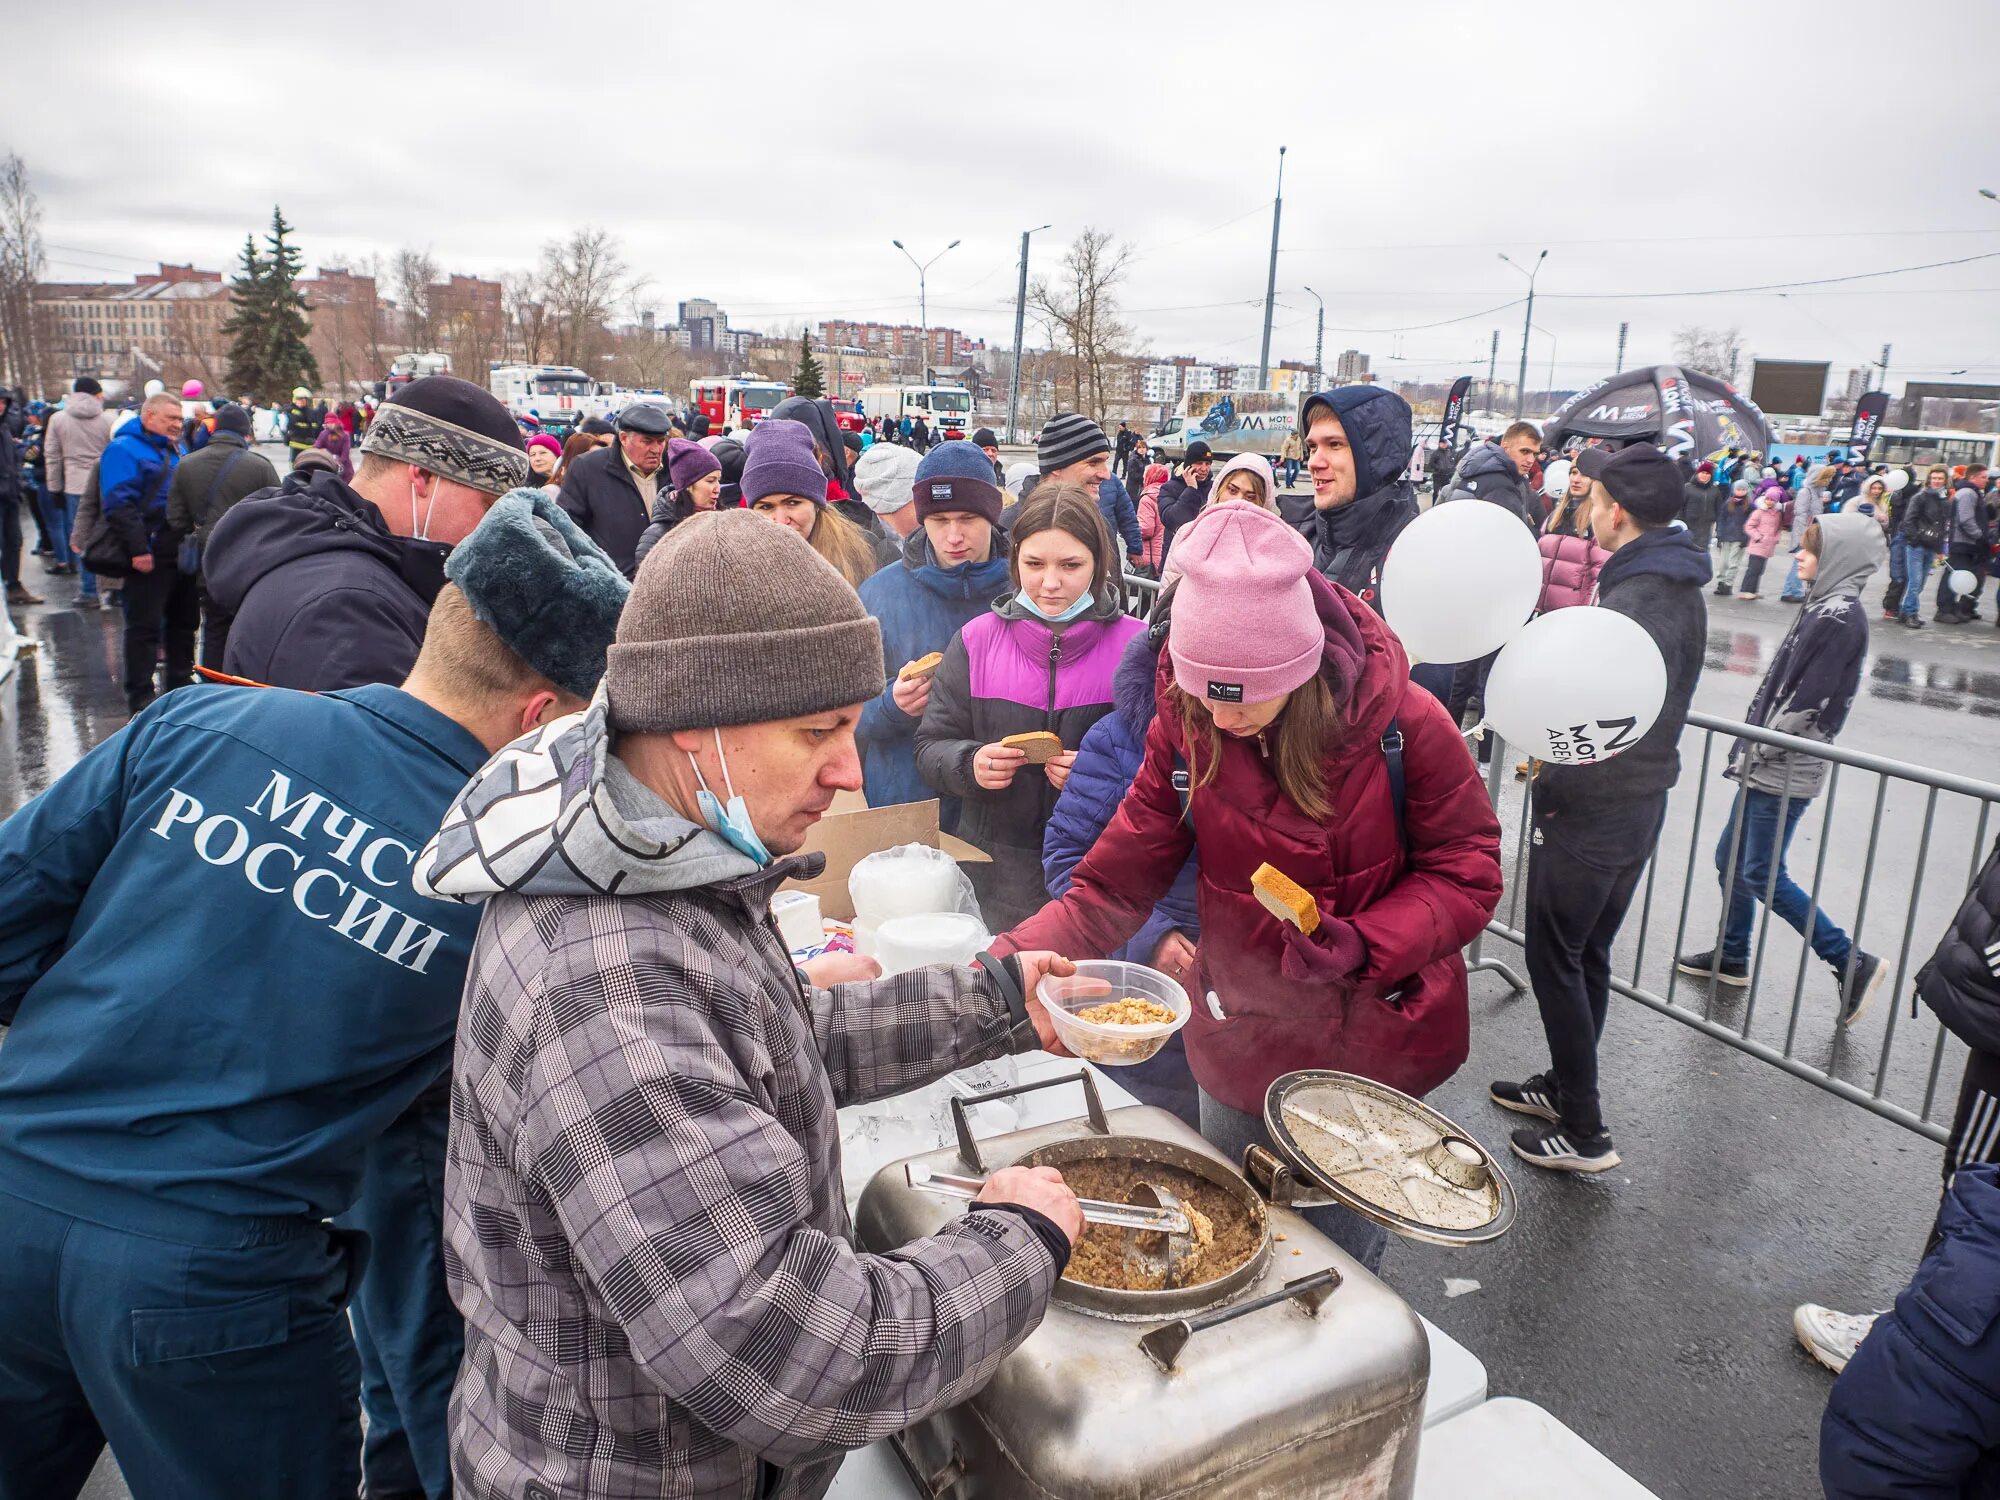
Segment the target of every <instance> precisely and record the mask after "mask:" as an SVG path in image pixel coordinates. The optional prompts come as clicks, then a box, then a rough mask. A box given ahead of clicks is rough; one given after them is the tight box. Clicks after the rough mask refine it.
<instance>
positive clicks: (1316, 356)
mask: <svg viewBox="0 0 2000 1500" xmlns="http://www.w3.org/2000/svg"><path fill="white" fill-rule="evenodd" d="M1305 293H1306V295H1307V296H1308V297H1310V298H1312V299H1313V301H1315V302H1317V303H1319V326H1318V328H1317V329H1316V330H1315V331H1314V333H1313V389H1314V390H1319V389H1320V388H1321V380H1322V378H1323V377H1322V375H1321V369H1322V367H1321V365H1320V359H1321V357H1322V356H1323V355H1324V354H1325V353H1326V299H1325V298H1323V297H1321V296H1320V294H1319V293H1318V292H1316V291H1314V290H1313V289H1312V288H1311V287H1307V288H1306V289H1305Z"/></svg>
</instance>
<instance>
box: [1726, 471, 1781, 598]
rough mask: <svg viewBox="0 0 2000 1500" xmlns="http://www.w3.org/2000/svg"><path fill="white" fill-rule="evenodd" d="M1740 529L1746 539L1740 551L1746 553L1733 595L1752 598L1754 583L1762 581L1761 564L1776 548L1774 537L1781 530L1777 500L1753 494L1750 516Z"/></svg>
mask: <svg viewBox="0 0 2000 1500" xmlns="http://www.w3.org/2000/svg"><path fill="white" fill-rule="evenodd" d="M1743 531H1744V535H1745V538H1746V546H1745V549H1744V550H1745V551H1747V552H1748V553H1749V554H1750V555H1749V557H1748V558H1747V559H1745V561H1744V563H1743V579H1742V582H1740V583H1739V584H1738V585H1737V592H1736V597H1737V598H1739V599H1755V598H1756V597H1757V586H1758V585H1759V584H1761V583H1762V582H1763V581H1764V565H1765V564H1766V563H1768V562H1769V561H1770V560H1771V554H1772V553H1773V552H1776V551H1777V550H1778V538H1779V537H1780V536H1782V535H1783V534H1784V531H1785V519H1784V517H1783V516H1781V515H1780V514H1779V513H1778V502H1777V499H1776V498H1775V497H1774V496H1773V495H1772V494H1771V493H1770V492H1768V491H1766V492H1765V493H1764V494H1762V495H1759V496H1758V497H1757V504H1756V505H1755V507H1754V508H1752V510H1751V512H1750V518H1749V519H1748V520H1747V521H1745V522H1744V523H1743Z"/></svg>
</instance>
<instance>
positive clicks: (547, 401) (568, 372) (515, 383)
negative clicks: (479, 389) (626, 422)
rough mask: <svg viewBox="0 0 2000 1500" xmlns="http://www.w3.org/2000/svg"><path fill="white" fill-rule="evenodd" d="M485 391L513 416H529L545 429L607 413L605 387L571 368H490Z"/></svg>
mask: <svg viewBox="0 0 2000 1500" xmlns="http://www.w3.org/2000/svg"><path fill="white" fill-rule="evenodd" d="M487 388H488V389H489V390H491V391H492V392H493V394H494V395H495V396H497V397H498V398H499V399H500V402H501V404H502V405H504V406H505V407H506V408H507V410H508V411H510V412H512V413H513V414H514V415H515V416H516V417H533V418H534V419H535V420H536V421H537V422H539V423H540V424H541V425H542V426H543V427H545V428H558V429H567V428H570V427H574V426H575V425H576V424H577V423H578V422H581V421H582V420H583V419H584V418H585V417H600V416H606V415H608V414H609V413H608V411H607V407H608V406H609V405H610V403H608V402H607V401H606V400H605V393H606V391H607V390H608V389H609V388H608V387H605V386H602V385H600V384H599V383H598V382H597V381H595V380H592V379H591V378H590V376H589V375H588V374H586V373H585V372H584V371H582V370H579V369H577V368H576V367H575V366H574V365H494V366H492V367H491V368H490V369H489V370H488V372H487Z"/></svg>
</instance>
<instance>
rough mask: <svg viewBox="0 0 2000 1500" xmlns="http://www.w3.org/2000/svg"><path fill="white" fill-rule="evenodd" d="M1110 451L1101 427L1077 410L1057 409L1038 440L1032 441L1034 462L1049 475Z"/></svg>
mask: <svg viewBox="0 0 2000 1500" xmlns="http://www.w3.org/2000/svg"><path fill="white" fill-rule="evenodd" d="M1110 451H1111V440H1110V439H1109V438H1107V437H1106V436H1105V435H1104V429H1103V428H1102V427H1099V426H1098V425H1097V424H1096V423H1095V422H1093V421H1091V420H1090V418H1088V417H1086V416H1083V415H1081V414H1080V413H1078V412H1073V411H1066V412H1059V413H1058V414H1057V415H1055V416H1053V417H1051V418H1049V425H1048V426H1046V427H1044V428H1043V429H1042V436H1041V440H1040V441H1039V442H1037V443H1036V444H1035V463H1036V464H1037V465H1038V466H1039V467H1040V468H1041V471H1042V473H1043V474H1044V475H1049V474H1053V473H1055V471H1056V470H1057V469H1066V468H1068V467H1069V466H1070V465H1071V464H1080V463H1082V462H1083V461H1084V460H1085V459H1086V458H1095V457H1096V456H1097V455H1098V454H1100V453H1109V452H1110Z"/></svg>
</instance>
